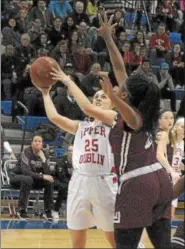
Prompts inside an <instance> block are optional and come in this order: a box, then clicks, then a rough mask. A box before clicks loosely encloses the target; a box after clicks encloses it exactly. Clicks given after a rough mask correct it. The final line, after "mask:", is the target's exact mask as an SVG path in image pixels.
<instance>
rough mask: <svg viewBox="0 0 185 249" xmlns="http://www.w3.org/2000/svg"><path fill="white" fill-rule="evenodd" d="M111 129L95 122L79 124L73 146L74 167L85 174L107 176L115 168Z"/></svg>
mask: <svg viewBox="0 0 185 249" xmlns="http://www.w3.org/2000/svg"><path fill="white" fill-rule="evenodd" d="M110 129H111V128H110V127H108V126H106V125H104V124H102V123H97V124H95V122H90V121H83V122H80V123H79V126H78V130H77V132H76V136H75V141H74V146H73V167H74V169H76V170H79V171H80V172H81V173H84V174H92V175H98V174H107V173H110V172H111V170H112V167H114V156H113V153H112V150H111V146H110V144H109V133H110Z"/></svg>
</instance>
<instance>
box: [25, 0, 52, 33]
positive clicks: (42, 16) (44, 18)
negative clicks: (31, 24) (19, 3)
mask: <svg viewBox="0 0 185 249" xmlns="http://www.w3.org/2000/svg"><path fill="white" fill-rule="evenodd" d="M52 18H53V15H52V12H51V11H50V10H49V9H47V8H46V3H45V1H44V0H38V1H37V6H35V7H33V8H32V9H31V11H30V13H29V20H30V21H34V20H35V19H39V20H40V21H41V25H42V27H43V28H44V29H45V28H46V27H51V25H52Z"/></svg>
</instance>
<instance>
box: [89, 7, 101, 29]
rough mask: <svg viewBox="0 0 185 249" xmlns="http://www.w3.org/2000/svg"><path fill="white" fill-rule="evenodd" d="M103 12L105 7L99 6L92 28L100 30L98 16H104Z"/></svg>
mask: <svg viewBox="0 0 185 249" xmlns="http://www.w3.org/2000/svg"><path fill="white" fill-rule="evenodd" d="M103 11H104V8H103V6H101V5H100V6H98V10H97V15H96V16H95V17H94V18H93V19H92V23H91V26H92V27H95V28H99V27H100V23H99V18H98V14H100V15H103Z"/></svg>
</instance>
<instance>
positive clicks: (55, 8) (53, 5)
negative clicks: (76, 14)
mask: <svg viewBox="0 0 185 249" xmlns="http://www.w3.org/2000/svg"><path fill="white" fill-rule="evenodd" d="M49 10H50V11H51V12H52V13H53V16H54V17H60V18H61V19H62V20H64V19H65V18H66V17H67V15H68V14H71V13H72V11H73V10H72V7H71V5H70V4H69V3H68V1H67V0H52V1H51V2H50V4H49Z"/></svg>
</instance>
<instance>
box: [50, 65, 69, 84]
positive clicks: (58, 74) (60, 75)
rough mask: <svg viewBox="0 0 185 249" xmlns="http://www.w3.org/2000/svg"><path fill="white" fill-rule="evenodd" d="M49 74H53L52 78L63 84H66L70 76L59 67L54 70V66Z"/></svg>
mask: <svg viewBox="0 0 185 249" xmlns="http://www.w3.org/2000/svg"><path fill="white" fill-rule="evenodd" d="M50 74H51V75H52V76H53V77H52V79H53V80H56V81H61V82H62V83H63V84H64V85H65V86H68V84H69V82H70V81H71V78H70V76H69V75H67V74H65V73H64V72H63V71H62V70H61V69H59V70H56V69H55V68H52V72H51V73H50Z"/></svg>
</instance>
